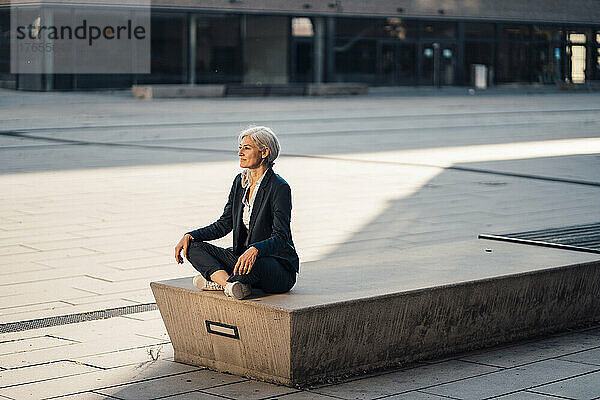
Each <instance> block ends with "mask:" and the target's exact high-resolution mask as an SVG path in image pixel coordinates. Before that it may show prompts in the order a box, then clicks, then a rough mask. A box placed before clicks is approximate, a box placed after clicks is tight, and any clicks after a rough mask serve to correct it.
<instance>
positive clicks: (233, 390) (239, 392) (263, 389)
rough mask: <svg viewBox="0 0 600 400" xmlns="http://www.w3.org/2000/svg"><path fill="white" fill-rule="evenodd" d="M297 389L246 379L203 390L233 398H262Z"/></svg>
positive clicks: (249, 399) (251, 399)
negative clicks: (245, 380)
mask: <svg viewBox="0 0 600 400" xmlns="http://www.w3.org/2000/svg"><path fill="white" fill-rule="evenodd" d="M297 391H298V390H297V389H294V388H289V387H286V386H279V385H273V384H270V383H265V382H257V381H247V382H241V383H234V384H231V385H224V386H219V387H215V388H212V389H204V390H203V392H206V393H211V394H215V395H219V396H225V397H229V398H233V399H242V398H243V399H248V400H254V399H264V398H266V397H273V396H281V395H284V394H287V393H292V392H297Z"/></svg>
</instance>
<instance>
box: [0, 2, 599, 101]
mask: <svg viewBox="0 0 600 400" xmlns="http://www.w3.org/2000/svg"><path fill="white" fill-rule="evenodd" d="M0 1H4V0H0ZM81 6H82V7H85V6H86V5H85V4H82V5H81ZM95 6H98V5H97V3H95ZM29 7H38V8H39V14H40V15H41V16H45V15H52V13H56V12H60V5H56V4H54V3H35V4H33V5H32V4H31V3H29ZM105 7H112V5H109V4H105ZM9 33H10V7H9V4H7V3H4V4H2V3H0V81H1V82H2V85H3V86H5V87H12V88H16V89H25V90H73V89H97V88H123V87H129V86H131V85H132V84H159V83H169V84H206V83H227V84H234V85H264V84H275V85H286V84H289V85H293V84H305V83H311V82H314V83H320V82H361V83H367V84H369V85H385V86H390V85H457V86H462V85H465V86H471V85H473V84H474V82H473V76H474V74H473V69H474V65H484V66H485V67H486V70H487V79H488V83H489V84H503V83H530V84H533V83H535V84H555V83H556V82H558V81H568V82H573V83H585V82H587V81H591V80H600V1H598V0H577V1H574V0H573V1H566V0H562V1H551V0H546V1H543V0H532V1H522V0H518V1H517V0H502V1H501V0H454V1H448V0H444V1H442V0H401V1H389V0H380V1H376V0H363V1H356V0H353V1H351V0H328V1H321V0H319V1H311V0H303V1H275V0H262V1H260V0H212V1H192V0H155V1H153V2H152V8H151V72H150V73H149V74H104V75H102V74H53V73H42V74H11V73H10V61H9V59H10V40H9V39H10V37H9Z"/></svg>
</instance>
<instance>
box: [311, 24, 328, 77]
mask: <svg viewBox="0 0 600 400" xmlns="http://www.w3.org/2000/svg"><path fill="white" fill-rule="evenodd" d="M312 23H313V32H314V41H315V43H314V46H313V48H314V57H313V60H314V61H313V62H314V68H313V71H314V76H313V82H314V83H322V82H323V71H324V69H325V68H324V66H325V65H324V59H325V19H324V18H323V17H314V18H313V19H312Z"/></svg>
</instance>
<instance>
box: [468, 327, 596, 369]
mask: <svg viewBox="0 0 600 400" xmlns="http://www.w3.org/2000/svg"><path fill="white" fill-rule="evenodd" d="M596 347H600V335H597V334H596V333H594V332H593V331H583V332H575V333H569V334H560V335H555V336H551V337H549V338H546V339H539V340H535V341H529V342H525V343H516V344H514V345H510V346H506V347H501V348H496V349H484V350H481V351H476V352H473V353H470V354H468V355H466V356H463V357H461V358H460V359H462V360H465V361H473V362H478V363H482V364H486V365H493V366H498V367H507V368H508V367H515V366H518V365H524V364H528V363H531V362H535V361H541V360H544V359H549V358H555V357H558V356H562V355H568V354H571V353H577V352H580V351H582V350H588V349H592V348H596Z"/></svg>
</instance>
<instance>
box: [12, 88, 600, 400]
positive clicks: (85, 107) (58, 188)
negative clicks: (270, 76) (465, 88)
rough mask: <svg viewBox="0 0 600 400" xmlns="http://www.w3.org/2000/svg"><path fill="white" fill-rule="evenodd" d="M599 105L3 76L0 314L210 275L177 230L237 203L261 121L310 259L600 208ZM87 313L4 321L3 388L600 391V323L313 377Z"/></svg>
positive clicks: (322, 260)
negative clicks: (328, 379)
mask: <svg viewBox="0 0 600 400" xmlns="http://www.w3.org/2000/svg"><path fill="white" fill-rule="evenodd" d="M599 111H600V94H599V93H558V92H548V93H543V94H530V95H525V94H518V93H517V94H502V95H490V94H476V95H475V96H469V95H466V94H463V93H462V92H459V91H457V92H456V94H448V93H446V94H445V95H444V96H433V95H427V96H426V95H413V96H395V95H389V96H385V95H377V96H364V97H345V98H242V99H234V98H230V99H213V100H189V99H186V100H155V101H141V100H135V99H133V98H131V97H130V96H129V95H128V94H127V93H124V92H117V93H26V92H11V91H0V121H1V122H0V126H1V128H0V129H1V131H0V154H1V155H2V156H1V157H0V172H1V173H2V175H0V203H1V204H2V207H0V266H1V268H0V288H1V289H0V324H3V325H2V326H5V327H7V326H9V325H8V324H10V323H14V322H20V321H27V320H34V319H40V320H42V321H50V320H51V318H53V317H56V316H62V315H72V314H80V313H86V312H91V311H98V310H106V309H114V308H118V307H128V306H136V305H140V304H148V303H152V302H154V299H153V297H152V294H151V292H150V290H149V282H150V281H154V280H162V279H169V278H176V277H183V276H192V275H193V274H194V270H193V268H192V267H191V266H190V265H189V264H186V265H185V266H180V265H177V264H176V263H175V262H174V260H173V247H174V245H175V243H176V242H177V241H178V240H179V238H180V237H181V235H182V234H183V233H184V232H186V231H187V230H190V229H192V228H195V227H198V226H202V225H204V224H207V223H209V222H212V221H213V220H214V219H216V217H218V216H219V215H220V211H221V210H222V207H223V205H224V202H225V199H226V195H227V193H228V191H229V188H230V185H231V180H232V179H233V177H234V176H235V174H236V173H237V172H238V167H237V162H236V155H235V152H236V148H237V142H236V138H237V132H238V131H239V130H240V129H241V128H243V127H245V126H247V125H249V124H251V123H255V124H264V125H268V126H270V127H272V128H273V129H274V130H275V131H276V132H277V133H278V134H279V136H280V140H281V143H282V147H283V155H282V156H281V158H280V159H278V160H277V162H276V166H275V170H276V172H278V173H279V174H280V175H282V176H283V177H284V178H285V179H286V180H287V181H288V182H289V183H290V185H291V187H292V191H293V203H294V210H293V226H292V230H293V234H294V241H295V243H296V246H297V248H298V252H299V254H300V257H301V261H302V266H301V269H303V270H307V269H319V268H324V267H325V266H326V264H327V260H335V262H337V263H343V262H344V258H352V257H356V256H357V254H361V253H362V254H366V253H369V254H374V255H375V256H374V257H376V254H378V253H381V252H386V253H397V254H398V257H402V252H403V250H405V249H407V248H413V247H419V246H424V245H430V244H433V243H447V242H454V241H460V240H466V239H474V238H476V237H477V234H479V233H482V232H486V233H505V232H512V231H523V230H531V229H538V228H547V227H560V226H568V225H576V224H583V223H590V222H597V221H598V218H599V216H600V201H598V198H600V197H599V195H600V179H599V176H600V174H599V173H600V155H599V154H600V112H599ZM230 242H231V237H226V238H224V239H222V240H220V241H218V243H219V244H222V245H229V243H230ZM441 257H443V255H441ZM375 260H376V258H375ZM369 268H371V269H369ZM376 268H377V266H376V263H375V264H374V265H372V266H370V267H367V268H365V269H363V270H361V271H360V273H358V274H357V279H361V280H368V279H373V278H372V277H371V274H372V273H375V274H376ZM299 279H302V275H300V277H299ZM323 285H327V283H326V282H323ZM69 322H73V321H68V320H66V321H65V323H64V324H61V325H55V326H48V327H44V328H38V329H26V330H21V331H16V332H11V333H1V334H0V368H1V369H0V398H3V397H6V398H12V399H21V398H48V397H57V396H64V395H70V394H73V393H77V394H75V395H73V396H72V397H65V398H77V399H80V398H81V399H85V398H90V399H101V398H120V399H153V398H161V397H166V396H174V397H169V398H174V399H196V398H211V399H212V398H215V399H216V398H244V399H251V398H257V399H258V398H267V397H277V398H284V399H294V398H298V399H304V398H314V399H327V398H343V399H355V398H358V399H373V398H380V397H386V398H394V399H443V398H454V399H483V398H491V397H496V396H504V397H501V398H503V399H513V398H514V399H545V398H557V397H558V398H567V399H594V398H600V327H590V328H587V329H581V330H577V331H573V332H566V333H561V334H558V335H555V336H552V337H546V338H540V339H538V340H532V341H528V342H521V343H516V344H513V345H510V346H504V347H501V348H495V349H489V350H484V351H479V352H473V353H468V354H460V355H457V356H456V357H453V358H451V359H445V360H433V361H430V362H426V363H422V364H418V365H411V366H405V367H404V368H402V369H396V370H387V371H382V372H378V373H374V374H371V375H368V376H361V377H355V378H351V379H349V380H347V381H343V382H335V383H334V382H332V383H330V384H327V385H324V386H320V387H314V388H309V389H305V390H302V391H300V390H299V389H293V388H285V387H279V386H275V385H270V384H266V383H261V382H256V381H251V380H248V379H244V378H240V377H236V376H232V375H226V374H220V373H215V372H212V371H209V370H205V369H201V368H197V367H191V366H185V365H182V364H178V363H175V362H173V350H172V347H171V346H170V343H169V338H168V336H167V334H166V331H165V329H164V326H163V324H162V321H161V319H160V315H159V314H158V311H146V312H133V313H127V314H124V315H120V316H116V317H113V318H108V319H98V320H94V321H88V322H79V323H69ZM387 396H391V397H387Z"/></svg>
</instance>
